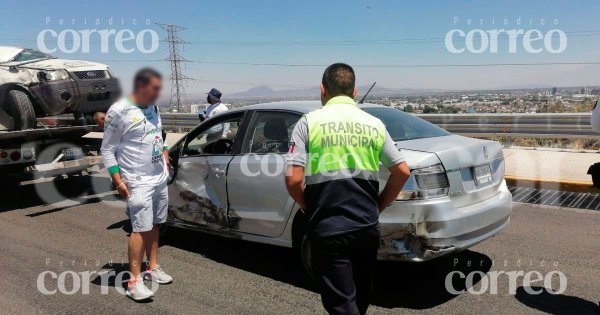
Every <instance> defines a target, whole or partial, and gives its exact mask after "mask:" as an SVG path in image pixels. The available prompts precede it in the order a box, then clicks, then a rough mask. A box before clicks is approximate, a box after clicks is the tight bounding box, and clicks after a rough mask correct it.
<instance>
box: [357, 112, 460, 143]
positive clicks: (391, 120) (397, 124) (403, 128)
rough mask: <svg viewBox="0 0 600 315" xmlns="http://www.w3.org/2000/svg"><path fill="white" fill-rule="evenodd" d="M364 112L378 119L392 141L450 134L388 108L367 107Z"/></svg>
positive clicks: (417, 118)
mask: <svg viewBox="0 0 600 315" xmlns="http://www.w3.org/2000/svg"><path fill="white" fill-rule="evenodd" d="M364 111H365V112H367V113H369V114H371V115H373V116H375V117H377V118H379V119H380V120H381V121H382V122H383V123H384V124H385V127H386V128H387V130H388V132H389V133H390V136H391V137H392V139H393V140H394V141H404V140H412V139H421V138H433V137H442V136H447V135H450V133H449V132H448V131H446V130H444V129H442V128H440V127H438V126H436V125H434V124H432V123H430V122H428V121H425V120H423V119H421V118H419V117H416V116H413V115H411V114H407V113H405V112H402V111H400V110H399V109H395V108H389V107H367V108H364Z"/></svg>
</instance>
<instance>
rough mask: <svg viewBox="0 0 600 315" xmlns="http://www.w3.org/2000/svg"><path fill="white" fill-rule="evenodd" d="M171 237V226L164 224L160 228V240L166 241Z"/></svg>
mask: <svg viewBox="0 0 600 315" xmlns="http://www.w3.org/2000/svg"><path fill="white" fill-rule="evenodd" d="M168 237H169V225H168V224H166V223H162V224H161V225H159V226H158V239H159V240H160V241H164V240H166V239H167V238H168Z"/></svg>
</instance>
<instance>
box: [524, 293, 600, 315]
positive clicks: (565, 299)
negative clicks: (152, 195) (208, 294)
mask: <svg viewBox="0 0 600 315" xmlns="http://www.w3.org/2000/svg"><path fill="white" fill-rule="evenodd" d="M528 289H529V290H530V292H534V291H535V292H540V293H539V294H530V293H528V292H527V291H526V288H525V287H519V288H517V294H516V295H515V298H516V299H517V300H519V302H521V303H523V304H525V305H527V306H529V307H531V308H534V309H536V310H539V311H542V312H545V313H551V314H600V306H599V305H598V304H596V303H594V302H590V301H588V300H584V299H582V298H578V297H576V296H569V295H562V294H551V293H548V291H546V289H545V288H544V287H528Z"/></svg>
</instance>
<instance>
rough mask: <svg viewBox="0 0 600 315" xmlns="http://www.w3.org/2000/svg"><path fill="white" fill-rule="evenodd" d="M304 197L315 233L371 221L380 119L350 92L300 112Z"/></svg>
mask: <svg viewBox="0 0 600 315" xmlns="http://www.w3.org/2000/svg"><path fill="white" fill-rule="evenodd" d="M306 121H307V125H308V145H307V153H308V156H307V166H306V168H305V176H306V197H307V203H308V204H309V206H310V207H311V208H312V209H310V210H313V211H314V214H313V217H312V221H314V222H313V223H314V224H315V225H316V226H315V229H316V230H317V232H318V234H320V235H324V234H330V231H331V233H335V232H337V231H336V230H344V229H349V230H351V229H356V228H361V227H365V226H370V225H375V224H377V222H378V221H377V220H378V214H379V213H378V211H377V195H378V190H379V185H378V173H379V161H380V155H381V151H382V148H383V144H384V141H385V136H386V129H385V125H384V124H383V123H382V122H381V120H379V119H377V118H375V117H374V116H371V115H370V114H368V113H366V112H364V111H363V110H361V109H360V108H358V107H357V106H356V103H355V102H354V100H353V99H352V98H350V97H345V96H338V97H334V98H332V99H331V100H330V101H329V102H327V104H326V105H325V106H324V107H322V108H321V109H318V110H315V111H313V112H310V113H308V114H306Z"/></svg>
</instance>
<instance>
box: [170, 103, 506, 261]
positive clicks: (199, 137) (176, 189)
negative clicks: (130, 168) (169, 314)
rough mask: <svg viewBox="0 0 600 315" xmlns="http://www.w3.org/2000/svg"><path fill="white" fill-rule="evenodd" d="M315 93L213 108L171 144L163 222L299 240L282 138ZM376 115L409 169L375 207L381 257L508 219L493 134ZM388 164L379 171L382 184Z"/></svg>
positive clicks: (407, 253) (278, 241)
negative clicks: (392, 197) (395, 191)
mask: <svg viewBox="0 0 600 315" xmlns="http://www.w3.org/2000/svg"><path fill="white" fill-rule="evenodd" d="M320 106H321V104H320V103H319V102H280V103H269V104H260V105H253V106H247V107H243V108H239V109H235V110H231V111H228V112H226V113H224V114H221V115H219V116H216V117H213V118H211V119H209V120H207V121H205V122H204V123H202V124H200V125H199V126H197V127H196V128H195V129H193V130H192V131H191V132H189V133H188V134H187V135H185V136H184V137H183V138H182V139H181V140H180V141H179V142H178V143H177V144H176V145H175V146H173V147H172V148H171V151H170V155H171V158H172V160H173V165H174V170H173V171H172V174H171V179H170V182H169V198H170V205H169V218H168V221H167V225H170V226H177V227H183V228H188V229H193V230H199V231H202V232H209V233H214V234H218V235H222V236H226V237H233V238H239V239H244V240H249V241H255V242H260V243H267V244H274V245H279V246H286V247H297V248H302V246H301V244H302V239H303V237H304V225H305V224H306V220H307V218H306V216H305V215H304V214H302V212H300V211H299V209H298V206H297V205H296V204H295V203H294V201H293V200H292V199H291V198H290V197H289V195H288V193H287V191H286V188H285V185H284V172H285V154H286V153H287V151H288V148H289V142H288V139H289V138H290V134H291V132H292V129H293V128H294V125H295V124H296V122H297V121H298V119H300V117H301V116H302V115H303V114H305V113H307V112H309V111H311V110H314V109H317V108H319V107H320ZM360 106H361V107H362V109H363V110H365V111H366V112H368V113H370V114H371V115H373V116H375V117H378V118H379V119H381V120H382V121H383V122H384V124H385V125H386V127H387V129H388V131H389V133H390V135H391V136H392V138H393V139H394V141H396V145H397V147H398V149H399V150H401V151H402V152H403V154H404V155H405V157H406V160H407V163H408V165H409V167H410V168H411V177H410V179H409V181H408V182H407V184H406V185H405V187H404V188H403V190H402V192H401V193H400V194H399V195H398V197H397V199H396V202H394V203H393V204H392V205H391V206H389V207H388V208H387V209H386V210H385V211H384V212H383V213H382V215H381V216H380V226H381V231H382V239H381V246H380V249H379V259H382V260H408V261H424V260H429V259H432V258H435V257H439V256H442V255H445V254H448V253H451V252H455V251H459V250H462V249H465V248H468V247H470V246H473V245H475V244H477V243H479V242H481V241H484V240H486V239H488V238H490V237H492V236H494V235H495V234H497V233H498V232H500V231H501V230H502V229H504V228H505V227H506V226H507V224H508V223H509V221H510V213H511V210H512V201H511V194H510V192H509V191H508V189H507V187H506V183H505V181H504V157H503V154H502V148H501V145H500V144H499V143H498V142H495V141H487V140H480V139H472V138H467V137H462V136H459V135H454V134H451V133H449V132H447V131H445V130H444V129H441V128H439V127H437V126H435V125H433V124H431V123H429V122H426V121H425V120H422V119H420V118H418V117H415V116H413V115H410V114H406V113H404V112H402V111H399V110H397V109H394V108H390V107H385V106H380V105H374V104H362V105H360ZM387 176H388V170H387V169H382V170H381V172H380V180H381V182H382V184H381V185H380V186H381V188H382V189H383V186H384V183H385V179H386V178H387Z"/></svg>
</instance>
